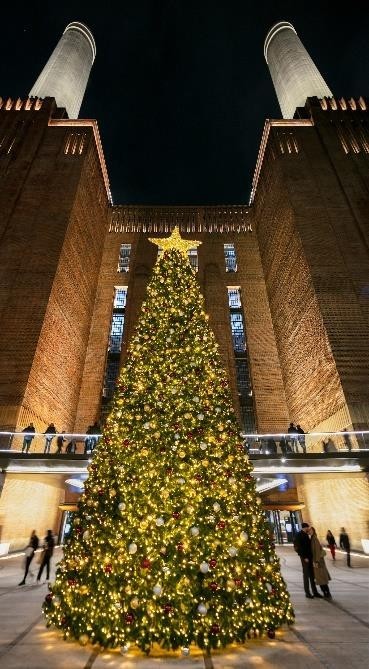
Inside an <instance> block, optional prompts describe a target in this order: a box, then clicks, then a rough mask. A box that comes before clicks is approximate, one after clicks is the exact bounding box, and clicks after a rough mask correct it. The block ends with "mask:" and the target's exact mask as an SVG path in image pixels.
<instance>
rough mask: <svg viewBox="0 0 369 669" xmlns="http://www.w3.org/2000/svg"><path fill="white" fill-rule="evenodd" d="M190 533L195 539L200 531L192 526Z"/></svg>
mask: <svg viewBox="0 0 369 669" xmlns="http://www.w3.org/2000/svg"><path fill="white" fill-rule="evenodd" d="M190 532H191V534H192V536H193V537H197V536H198V534H199V532H200V530H199V528H198V527H196V525H194V526H193V527H191V529H190Z"/></svg>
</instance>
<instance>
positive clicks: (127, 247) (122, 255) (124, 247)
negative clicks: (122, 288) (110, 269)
mask: <svg viewBox="0 0 369 669" xmlns="http://www.w3.org/2000/svg"><path fill="white" fill-rule="evenodd" d="M131 247H132V245H131V244H121V245H120V251H119V260H118V270H117V271H118V272H128V271H129V259H130V257H131Z"/></svg>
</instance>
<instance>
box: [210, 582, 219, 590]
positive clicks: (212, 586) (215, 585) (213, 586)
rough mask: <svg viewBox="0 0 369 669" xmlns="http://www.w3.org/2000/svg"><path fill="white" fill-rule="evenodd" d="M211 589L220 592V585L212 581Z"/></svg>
mask: <svg viewBox="0 0 369 669" xmlns="http://www.w3.org/2000/svg"><path fill="white" fill-rule="evenodd" d="M209 588H210V590H212V591H213V592H215V591H216V590H218V583H216V581H212V582H211V583H209Z"/></svg>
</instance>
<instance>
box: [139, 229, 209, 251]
mask: <svg viewBox="0 0 369 669" xmlns="http://www.w3.org/2000/svg"><path fill="white" fill-rule="evenodd" d="M149 242H151V243H152V244H155V245H156V246H160V248H162V249H163V251H170V250H172V249H177V251H180V252H181V253H183V255H184V256H186V258H187V254H188V251H189V250H190V249H195V248H196V247H197V246H200V244H202V242H198V241H196V240H195V239H183V237H181V235H180V232H179V227H178V225H176V227H175V228H174V230H173V232H172V234H171V235H170V237H153V238H150V237H149Z"/></svg>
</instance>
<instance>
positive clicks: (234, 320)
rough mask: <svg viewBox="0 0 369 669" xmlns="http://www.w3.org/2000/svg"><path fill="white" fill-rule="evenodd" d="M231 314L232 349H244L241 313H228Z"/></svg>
mask: <svg viewBox="0 0 369 669" xmlns="http://www.w3.org/2000/svg"><path fill="white" fill-rule="evenodd" d="M230 316H231V330H232V339H233V349H234V350H235V351H244V350H245V348H246V346H245V331H244V327H243V317H242V314H232V313H231V314H230Z"/></svg>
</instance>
